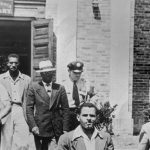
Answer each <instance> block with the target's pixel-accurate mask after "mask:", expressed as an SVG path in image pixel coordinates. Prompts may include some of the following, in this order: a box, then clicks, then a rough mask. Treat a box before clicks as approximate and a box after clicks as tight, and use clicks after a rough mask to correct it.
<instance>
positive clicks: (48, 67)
mask: <svg viewBox="0 0 150 150" xmlns="http://www.w3.org/2000/svg"><path fill="white" fill-rule="evenodd" d="M55 70H56V69H55V68H54V67H53V65H52V63H51V61H50V60H45V61H41V62H40V63H39V70H38V71H37V72H39V73H40V74H41V77H42V81H40V82H38V83H32V84H31V85H30V87H29V90H28V93H27V103H26V114H27V122H28V125H29V128H30V131H31V132H32V133H33V134H34V139H35V145H36V149H37V150H48V147H49V148H50V150H53V149H55V148H56V143H57V141H58V139H59V137H60V135H61V134H63V133H64V132H66V131H68V130H69V128H68V120H69V116H68V111H69V106H68V99H67V95H66V91H65V88H64V86H62V85H60V84H57V83H54V82H53V81H52V78H53V74H54V71H55Z"/></svg>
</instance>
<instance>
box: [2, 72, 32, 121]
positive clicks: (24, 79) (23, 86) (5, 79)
mask: <svg viewBox="0 0 150 150" xmlns="http://www.w3.org/2000/svg"><path fill="white" fill-rule="evenodd" d="M19 75H20V83H19V84H20V88H19V94H20V97H21V101H22V106H23V110H24V115H25V118H26V113H25V112H26V107H25V106H26V92H27V89H28V87H29V83H30V81H31V78H30V77H29V76H27V75H25V74H23V73H21V72H19ZM0 83H1V84H2V85H3V86H4V87H5V88H6V90H7V92H8V96H9V98H10V101H11V99H12V89H11V83H10V80H9V72H8V71H7V72H6V73H3V74H1V75H0Z"/></svg>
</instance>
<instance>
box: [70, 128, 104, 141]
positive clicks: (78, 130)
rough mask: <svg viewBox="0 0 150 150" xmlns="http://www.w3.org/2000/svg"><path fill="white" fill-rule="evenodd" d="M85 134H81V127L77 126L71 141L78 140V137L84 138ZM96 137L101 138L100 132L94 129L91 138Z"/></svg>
mask: <svg viewBox="0 0 150 150" xmlns="http://www.w3.org/2000/svg"><path fill="white" fill-rule="evenodd" d="M85 136H86V135H85V133H84V132H83V130H82V128H81V126H80V125H79V126H78V127H77V128H76V129H75V130H74V133H73V138H72V141H74V140H75V139H77V138H79V137H85ZM96 136H100V137H101V138H103V136H102V135H101V134H100V131H98V130H97V129H96V128H95V129H94V133H93V135H92V138H96Z"/></svg>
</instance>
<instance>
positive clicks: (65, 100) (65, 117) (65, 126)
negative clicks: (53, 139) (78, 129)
mask: <svg viewBox="0 0 150 150" xmlns="http://www.w3.org/2000/svg"><path fill="white" fill-rule="evenodd" d="M61 109H62V111H63V113H62V114H63V131H69V104H68V98H67V94H66V90H65V88H64V86H62V87H61Z"/></svg>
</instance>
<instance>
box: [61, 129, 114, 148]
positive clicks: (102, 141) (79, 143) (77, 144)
mask: <svg viewBox="0 0 150 150" xmlns="http://www.w3.org/2000/svg"><path fill="white" fill-rule="evenodd" d="M73 134H74V130H73V131H71V132H68V133H65V134H63V135H62V136H61V137H60V139H59V142H58V150H86V147H85V144H84V140H83V137H78V138H75V139H73ZM95 142H96V145H95V150H114V146H113V142H112V139H111V137H110V135H109V134H108V133H106V132H103V131H100V133H99V136H96V141H95Z"/></svg>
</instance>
